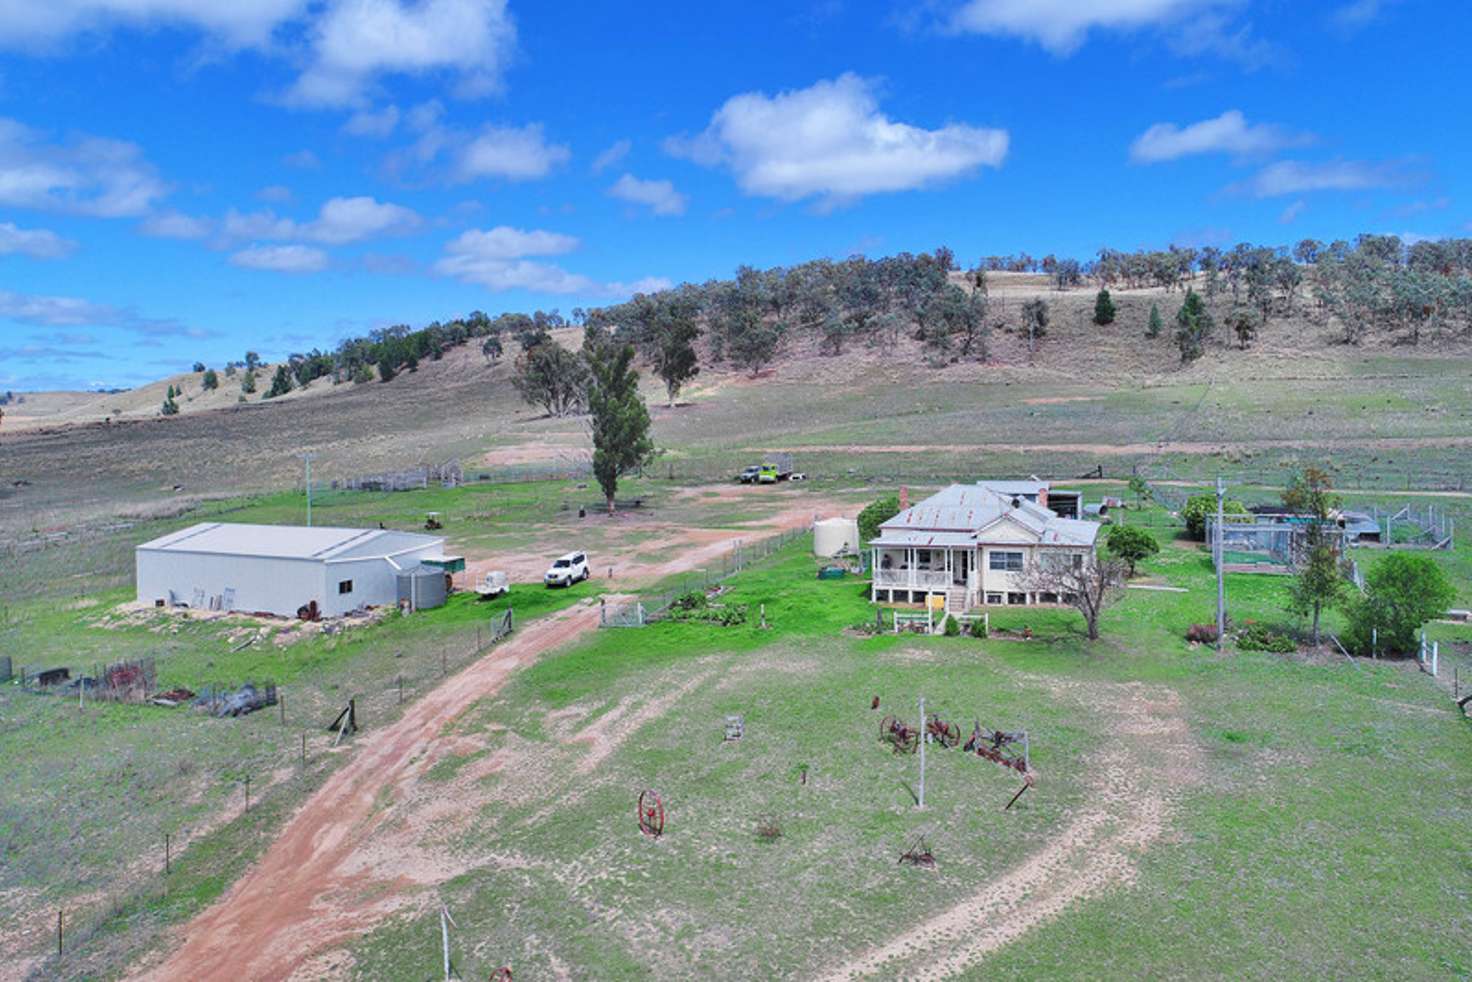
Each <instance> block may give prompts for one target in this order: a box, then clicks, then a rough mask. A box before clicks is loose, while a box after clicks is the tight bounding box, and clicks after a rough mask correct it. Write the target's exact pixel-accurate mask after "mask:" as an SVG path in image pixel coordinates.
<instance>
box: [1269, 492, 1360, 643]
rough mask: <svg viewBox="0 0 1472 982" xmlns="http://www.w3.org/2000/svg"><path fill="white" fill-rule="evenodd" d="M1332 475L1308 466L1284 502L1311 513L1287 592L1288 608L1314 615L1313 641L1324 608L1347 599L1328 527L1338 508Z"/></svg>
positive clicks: (1337, 497)
mask: <svg viewBox="0 0 1472 982" xmlns="http://www.w3.org/2000/svg"><path fill="white" fill-rule="evenodd" d="M1339 503H1340V499H1339V496H1338V495H1337V494H1335V493H1334V492H1333V490H1332V484H1331V483H1330V479H1329V474H1328V472H1327V471H1324V470H1322V469H1321V468H1318V467H1305V468H1304V469H1303V470H1301V471H1299V472H1298V473H1296V474H1294V475H1293V477H1292V478H1290V479H1289V482H1288V487H1287V489H1286V490H1285V491H1284V492H1283V505H1284V506H1285V507H1286V508H1288V509H1289V510H1290V511H1292V512H1294V513H1296V514H1298V515H1305V516H1308V518H1309V519H1310V521H1308V522H1306V523H1304V524H1303V525H1302V526H1301V528H1302V530H1303V537H1304V547H1303V548H1302V550H1300V552H1299V553H1298V554H1297V555H1295V556H1294V557H1293V567H1294V572H1293V584H1292V586H1290V587H1289V591H1288V610H1289V611H1291V612H1292V613H1295V614H1298V615H1299V616H1304V615H1310V616H1312V618H1313V643H1314V644H1316V645H1317V644H1318V643H1319V617H1320V615H1321V614H1322V613H1323V610H1324V608H1325V607H1337V606H1339V605H1340V604H1341V603H1343V602H1344V600H1345V596H1346V587H1347V582H1346V580H1345V579H1344V576H1343V574H1342V573H1341V572H1340V570H1339V550H1338V549H1337V548H1335V542H1334V537H1333V535H1332V534H1331V532H1330V531H1329V529H1328V524H1329V513H1330V512H1332V511H1333V510H1335V509H1336V508H1338V507H1339Z"/></svg>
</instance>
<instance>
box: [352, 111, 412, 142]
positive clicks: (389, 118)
mask: <svg viewBox="0 0 1472 982" xmlns="http://www.w3.org/2000/svg"><path fill="white" fill-rule="evenodd" d="M398 125H399V107H398V106H392V105H390V106H384V107H383V108H382V109H380V110H378V112H373V111H371V110H368V109H360V110H359V111H358V112H355V113H353V115H352V116H351V117H349V119H348V121H347V122H346V123H344V124H343V127H342V129H343V132H344V133H350V134H352V135H353V136H372V137H378V138H379V139H382V138H383V137H386V136H388V135H390V134H391V133H393V131H394V129H395V128H396V127H397V126H398Z"/></svg>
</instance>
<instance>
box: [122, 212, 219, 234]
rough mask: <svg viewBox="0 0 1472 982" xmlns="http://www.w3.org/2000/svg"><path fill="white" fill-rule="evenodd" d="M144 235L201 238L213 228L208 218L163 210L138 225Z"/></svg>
mask: <svg viewBox="0 0 1472 982" xmlns="http://www.w3.org/2000/svg"><path fill="white" fill-rule="evenodd" d="M140 227H141V229H142V230H143V234H144V235H152V236H155V237H157V238H160V239H203V238H206V237H208V236H209V234H210V232H211V231H213V230H214V227H215V226H214V223H213V222H211V221H210V220H209V219H208V218H197V217H195V216H193V215H186V214H184V213H183V212H178V211H165V212H160V213H159V214H157V215H150V216H149V217H148V218H146V219H144V220H143V224H142V225H141V226H140Z"/></svg>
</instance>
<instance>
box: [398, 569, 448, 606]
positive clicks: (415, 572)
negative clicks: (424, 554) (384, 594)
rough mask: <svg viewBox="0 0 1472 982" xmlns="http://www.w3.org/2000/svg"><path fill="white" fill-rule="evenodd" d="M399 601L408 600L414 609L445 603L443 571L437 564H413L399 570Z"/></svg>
mask: <svg viewBox="0 0 1472 982" xmlns="http://www.w3.org/2000/svg"><path fill="white" fill-rule="evenodd" d="M398 579H399V601H400V602H403V601H406V600H407V601H408V602H409V604H410V605H411V606H412V607H413V608H414V609H415V610H429V609H430V608H432V607H443V606H444V605H445V594H446V592H447V591H446V587H445V571H444V570H442V569H440V568H439V567H438V566H424V565H420V566H414V567H412V568H410V569H405V570H400V571H399V576H398Z"/></svg>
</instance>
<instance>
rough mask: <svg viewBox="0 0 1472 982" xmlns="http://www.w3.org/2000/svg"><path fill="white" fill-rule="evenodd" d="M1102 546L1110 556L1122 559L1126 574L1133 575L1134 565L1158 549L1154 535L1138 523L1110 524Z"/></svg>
mask: <svg viewBox="0 0 1472 982" xmlns="http://www.w3.org/2000/svg"><path fill="white" fill-rule="evenodd" d="M1104 548H1105V549H1107V550H1108V552H1109V554H1110V555H1111V556H1114V557H1115V558H1116V559H1121V560H1123V561H1124V563H1125V566H1126V573H1127V575H1129V576H1131V577H1133V576H1134V575H1135V565H1136V564H1137V563H1139V562H1140V561H1141V560H1142V559H1148V558H1150V557H1151V556H1153V555H1155V554H1156V553H1157V552H1159V551H1160V543H1158V542H1156V541H1155V536H1153V535H1151V534H1150V532H1149V531H1148V530H1146V529H1144V528H1142V527H1140V526H1139V525H1112V526H1110V528H1109V532H1108V533H1107V534H1106V535H1105V537H1104Z"/></svg>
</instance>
